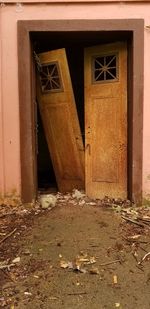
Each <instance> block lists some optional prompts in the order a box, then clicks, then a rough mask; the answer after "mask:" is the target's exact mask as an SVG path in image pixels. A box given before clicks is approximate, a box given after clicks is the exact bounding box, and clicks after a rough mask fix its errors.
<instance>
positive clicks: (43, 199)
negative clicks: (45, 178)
mask: <svg viewBox="0 0 150 309" xmlns="http://www.w3.org/2000/svg"><path fill="white" fill-rule="evenodd" d="M39 201H40V204H41V207H42V208H43V209H47V208H49V207H50V208H53V207H55V206H56V202H57V197H56V196H55V195H54V194H43V195H41V196H40V200H39Z"/></svg>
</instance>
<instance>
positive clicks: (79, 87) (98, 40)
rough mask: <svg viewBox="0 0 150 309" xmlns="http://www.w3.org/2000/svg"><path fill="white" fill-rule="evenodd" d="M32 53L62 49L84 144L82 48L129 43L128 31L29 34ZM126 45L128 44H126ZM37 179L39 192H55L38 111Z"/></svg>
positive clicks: (130, 33)
mask: <svg viewBox="0 0 150 309" xmlns="http://www.w3.org/2000/svg"><path fill="white" fill-rule="evenodd" d="M30 38H31V42H32V48H33V50H34V51H35V52H36V53H37V54H38V53H41V52H46V51H50V50H54V49H58V48H65V49H66V53H67V59H68V65H69V70H70V75H71V80H72V86H73V91H74V96H75V101H76V106H77V112H78V117H79V122H80V127H81V132H82V136H83V141H84V48H85V47H88V46H93V45H99V44H105V43H113V42H115V41H127V42H128V43H131V42H132V32H130V31H107V32H106V31H101V32H90V31H89V32H82V31H81V32H69V31H67V32H49V31H48V32H45V31H44V32H42V31H41V32H31V33H30ZM129 45H130V44H129ZM37 121H38V156H37V175H38V188H39V190H47V189H48V188H55V189H57V182H56V179H55V173H54V170H53V166H52V163H51V159H50V154H49V151H48V147H47V143H46V139H45V135H44V130H43V126H42V121H41V117H40V113H39V111H38V120H37Z"/></svg>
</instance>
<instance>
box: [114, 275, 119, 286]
mask: <svg viewBox="0 0 150 309" xmlns="http://www.w3.org/2000/svg"><path fill="white" fill-rule="evenodd" d="M113 281H114V284H117V283H118V278H117V275H114V276H113Z"/></svg>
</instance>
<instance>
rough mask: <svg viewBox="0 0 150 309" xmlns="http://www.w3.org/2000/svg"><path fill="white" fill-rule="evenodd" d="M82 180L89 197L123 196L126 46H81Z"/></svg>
mask: <svg viewBox="0 0 150 309" xmlns="http://www.w3.org/2000/svg"><path fill="white" fill-rule="evenodd" d="M84 70H85V126H86V128H85V130H86V146H85V179H86V193H87V195H88V196H90V197H94V198H96V197H98V198H103V197H104V196H105V195H107V196H110V197H120V198H126V197H127V47H126V43H123V42H118V43H117V42H116V43H114V44H107V45H101V46H95V47H89V48H86V49H85V63H84Z"/></svg>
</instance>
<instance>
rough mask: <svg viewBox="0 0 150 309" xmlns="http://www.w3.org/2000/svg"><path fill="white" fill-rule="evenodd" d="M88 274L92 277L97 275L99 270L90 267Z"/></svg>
mask: <svg viewBox="0 0 150 309" xmlns="http://www.w3.org/2000/svg"><path fill="white" fill-rule="evenodd" d="M89 272H90V274H92V275H99V270H98V268H96V267H92V268H91V269H90V270H89Z"/></svg>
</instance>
